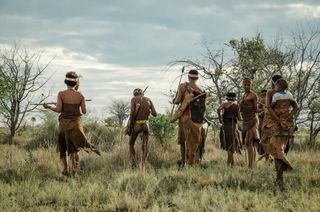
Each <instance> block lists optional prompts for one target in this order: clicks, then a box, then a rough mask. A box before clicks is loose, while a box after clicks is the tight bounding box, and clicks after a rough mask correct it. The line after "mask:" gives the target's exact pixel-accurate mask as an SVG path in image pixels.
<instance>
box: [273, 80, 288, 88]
mask: <svg viewBox="0 0 320 212" xmlns="http://www.w3.org/2000/svg"><path fill="white" fill-rule="evenodd" d="M275 84H276V85H280V86H281V87H282V88H283V89H284V90H286V89H287V88H288V82H287V80H285V79H282V78H281V79H278V80H277V81H276V83H275Z"/></svg>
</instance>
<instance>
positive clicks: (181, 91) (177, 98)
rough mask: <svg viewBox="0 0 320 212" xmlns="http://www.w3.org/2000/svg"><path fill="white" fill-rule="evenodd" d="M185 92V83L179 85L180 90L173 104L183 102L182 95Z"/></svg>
mask: <svg viewBox="0 0 320 212" xmlns="http://www.w3.org/2000/svg"><path fill="white" fill-rule="evenodd" d="M183 92H184V88H183V84H180V85H179V89H178V92H177V94H176V97H175V98H174V99H173V100H172V102H173V104H176V105H177V104H180V103H181V102H182V95H183Z"/></svg>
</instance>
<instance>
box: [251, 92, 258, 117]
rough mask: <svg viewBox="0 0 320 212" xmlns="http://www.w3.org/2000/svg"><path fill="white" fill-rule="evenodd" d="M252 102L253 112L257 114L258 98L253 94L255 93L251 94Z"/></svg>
mask: <svg viewBox="0 0 320 212" xmlns="http://www.w3.org/2000/svg"><path fill="white" fill-rule="evenodd" d="M252 101H253V108H254V111H255V112H258V97H257V94H255V93H254V94H253V98H252Z"/></svg>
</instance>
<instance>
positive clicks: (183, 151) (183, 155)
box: [180, 142, 187, 167]
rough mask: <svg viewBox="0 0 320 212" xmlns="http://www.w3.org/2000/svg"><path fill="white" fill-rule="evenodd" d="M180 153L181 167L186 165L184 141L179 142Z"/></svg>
mask: <svg viewBox="0 0 320 212" xmlns="http://www.w3.org/2000/svg"><path fill="white" fill-rule="evenodd" d="M180 153H181V165H180V166H181V167H184V166H185V165H186V154H187V153H186V143H185V142H183V143H182V144H180Z"/></svg>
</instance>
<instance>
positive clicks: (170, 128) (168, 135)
mask: <svg viewBox="0 0 320 212" xmlns="http://www.w3.org/2000/svg"><path fill="white" fill-rule="evenodd" d="M149 126H150V129H151V132H152V134H153V136H154V137H155V138H156V140H157V141H158V142H160V143H161V145H162V146H163V147H170V146H171V144H172V140H173V138H174V136H175V128H176V124H175V123H171V122H170V115H168V114H158V115H157V116H156V117H151V118H150V120H149Z"/></svg>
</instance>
